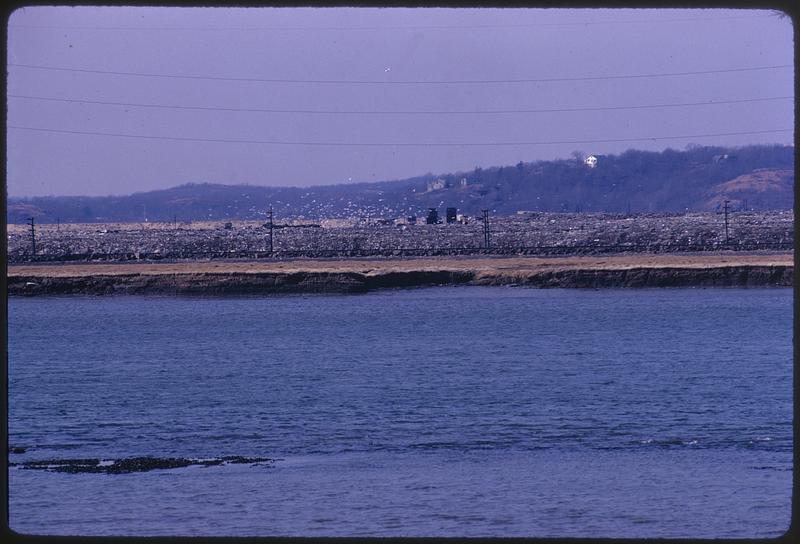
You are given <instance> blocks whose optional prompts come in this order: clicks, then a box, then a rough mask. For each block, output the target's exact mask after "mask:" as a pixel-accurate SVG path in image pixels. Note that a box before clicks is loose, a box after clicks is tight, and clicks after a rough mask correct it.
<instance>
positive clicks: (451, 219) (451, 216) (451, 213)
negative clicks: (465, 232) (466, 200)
mask: <svg viewBox="0 0 800 544" xmlns="http://www.w3.org/2000/svg"><path fill="white" fill-rule="evenodd" d="M457 212H458V208H447V215H446V217H447V222H448V223H455V222H456V214H457Z"/></svg>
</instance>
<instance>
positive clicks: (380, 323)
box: [9, 287, 792, 537]
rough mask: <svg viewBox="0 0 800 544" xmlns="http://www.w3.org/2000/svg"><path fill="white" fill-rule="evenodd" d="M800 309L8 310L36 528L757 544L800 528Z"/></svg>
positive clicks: (143, 302) (245, 306)
mask: <svg viewBox="0 0 800 544" xmlns="http://www.w3.org/2000/svg"><path fill="white" fill-rule="evenodd" d="M791 306H792V291H791V290H790V289H748V290H739V289H664V290H603V291H590V290H528V289H515V288H480V287H461V288H432V289H419V290H399V291H384V292H376V293H371V294H366V295H357V296H308V297H304V296H292V297H272V298H158V297H118V298H100V297H98V298H80V297H69V298H67V297H65V298H57V297H53V298H32V299H19V298H14V299H11V300H10V301H9V441H10V443H11V445H12V446H13V447H18V448H24V453H15V454H11V456H10V461H12V462H14V463H24V462H27V461H35V460H43V459H56V460H58V459H62V460H63V459H75V458H99V459H102V460H108V462H110V461H111V460H115V459H122V458H129V457H136V456H154V457H187V458H195V459H196V458H212V457H221V456H229V455H244V456H253V457H270V458H274V459H276V461H275V462H274V463H271V464H269V463H267V464H255V465H254V464H225V465H218V466H209V467H205V466H188V467H184V468H174V469H163V470H153V471H149V472H136V473H130V474H101V473H76V474H72V473H62V472H51V471H44V470H31V469H25V468H21V465H15V466H12V467H11V469H10V473H9V477H10V510H11V527H12V528H13V529H15V530H16V531H19V532H23V533H35V534H82V535H108V534H113V535H199V534H202V535H330V536H342V535H359V536H362V535H363V536H404V535H406V536H412V535H429V536H540V537H545V536H608V537H636V536H653V537H763V536H778V535H780V534H782V533H783V532H784V531H785V530H786V529H788V525H789V521H790V501H791V477H792V466H791V451H792V441H791V415H792V389H791V383H792V350H791V331H792V308H791Z"/></svg>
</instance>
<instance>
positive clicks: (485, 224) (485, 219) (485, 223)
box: [483, 210, 491, 249]
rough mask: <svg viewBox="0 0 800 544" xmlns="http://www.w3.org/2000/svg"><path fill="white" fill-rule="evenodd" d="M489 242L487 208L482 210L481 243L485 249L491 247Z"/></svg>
mask: <svg viewBox="0 0 800 544" xmlns="http://www.w3.org/2000/svg"><path fill="white" fill-rule="evenodd" d="M489 242H490V240H489V210H483V245H484V247H485V248H486V249H489V248H490V247H491V244H490V243H489Z"/></svg>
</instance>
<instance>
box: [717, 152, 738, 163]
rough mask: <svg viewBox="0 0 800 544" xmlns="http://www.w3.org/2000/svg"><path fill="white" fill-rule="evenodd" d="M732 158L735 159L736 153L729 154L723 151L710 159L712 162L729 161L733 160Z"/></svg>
mask: <svg viewBox="0 0 800 544" xmlns="http://www.w3.org/2000/svg"><path fill="white" fill-rule="evenodd" d="M734 159H736V155H731V154H729V153H724V154H722V155H714V158H713V159H712V160H713V161H714V162H725V161H731V160H734Z"/></svg>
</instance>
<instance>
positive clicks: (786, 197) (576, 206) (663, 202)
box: [7, 145, 794, 223]
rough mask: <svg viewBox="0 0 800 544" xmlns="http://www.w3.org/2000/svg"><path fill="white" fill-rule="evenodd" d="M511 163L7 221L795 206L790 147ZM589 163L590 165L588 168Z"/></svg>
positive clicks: (159, 198) (199, 188) (190, 192)
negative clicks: (449, 210) (433, 210)
mask: <svg viewBox="0 0 800 544" xmlns="http://www.w3.org/2000/svg"><path fill="white" fill-rule="evenodd" d="M585 158H586V157H585V156H584V155H583V154H581V153H578V152H576V153H575V154H574V156H573V157H572V158H571V159H567V160H551V161H536V162H519V163H518V164H516V165H508V166H498V167H491V168H479V167H478V168H475V169H474V170H472V171H469V172H457V173H448V174H441V175H434V174H426V175H422V176H418V177H415V178H410V179H405V180H395V181H384V182H376V183H357V184H347V185H326V186H316V187H307V188H300V187H263V186H258V185H222V184H208V183H201V184H186V185H181V186H178V187H173V188H171V189H165V190H159V191H150V192H144V193H135V194H132V195H128V196H108V197H77V196H73V197H36V198H13V197H12V198H9V200H8V207H7V219H8V222H9V223H22V222H25V221H26V220H27V218H28V217H34V218H35V220H36V221H37V222H39V223H54V222H56V221H61V222H65V223H66V222H117V221H118V222H126V221H145V220H147V221H173V220H177V221H197V220H225V219H264V220H265V219H266V217H267V210H268V208H269V206H270V205H272V206H273V209H274V213H275V217H276V218H308V219H319V218H333V217H372V218H378V217H382V218H387V219H392V218H397V217H407V216H411V215H416V216H423V217H424V216H425V215H426V214H427V209H428V208H431V207H435V208H438V209H439V213H440V214H441V215H443V214H444V211H445V208H447V207H455V208H458V211H459V213H464V214H467V215H477V214H479V213H480V210H482V209H489V210H491V212H492V213H493V214H497V215H507V214H513V213H515V212H517V211H519V210H527V211H549V212H621V213H628V212H630V213H636V212H683V211H709V210H716V209H719V207H720V206H722V205H723V203H724V201H725V200H728V201H729V206H730V207H731V208H732V209H742V208H745V207H746V208H747V209H752V210H768V209H769V210H773V209H790V208H792V207H793V194H794V191H793V188H794V147H793V146H778V145H772V146H746V147H739V148H724V147H701V146H689V147H688V148H687V149H686V150H684V151H676V150H673V149H667V150H665V151H663V152H650V151H637V150H628V151H625V152H624V153H621V154H619V155H605V156H604V155H599V156H596V157H595V158H596V164H595V165H594V166H590V165H588V164H586V162H585ZM590 162H591V161H590Z"/></svg>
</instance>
